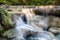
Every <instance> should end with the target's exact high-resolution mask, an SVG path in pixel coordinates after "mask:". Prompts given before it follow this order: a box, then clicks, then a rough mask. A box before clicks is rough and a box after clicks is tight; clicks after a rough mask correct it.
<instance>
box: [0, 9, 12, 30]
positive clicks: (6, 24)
mask: <svg viewBox="0 0 60 40" xmlns="http://www.w3.org/2000/svg"><path fill="white" fill-rule="evenodd" d="M0 24H1V26H2V27H3V28H4V29H9V28H11V27H13V22H12V20H11V16H10V15H9V13H7V12H6V11H5V10H3V9H0Z"/></svg>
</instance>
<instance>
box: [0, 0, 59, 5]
mask: <svg viewBox="0 0 60 40" xmlns="http://www.w3.org/2000/svg"><path fill="white" fill-rule="evenodd" d="M0 2H2V3H5V4H10V5H32V6H39V5H60V1H59V0H0Z"/></svg>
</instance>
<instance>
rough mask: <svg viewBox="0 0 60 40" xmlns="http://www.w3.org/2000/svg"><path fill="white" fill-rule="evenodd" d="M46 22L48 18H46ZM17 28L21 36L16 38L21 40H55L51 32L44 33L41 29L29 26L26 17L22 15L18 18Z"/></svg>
mask: <svg viewBox="0 0 60 40" xmlns="http://www.w3.org/2000/svg"><path fill="white" fill-rule="evenodd" d="M46 18H47V19H46V22H47V20H48V16H47V17H46ZM15 20H16V28H15V29H17V30H18V31H19V35H18V36H17V37H16V38H20V40H54V35H53V34H52V33H50V32H47V31H43V30H42V29H41V28H39V27H32V26H30V25H28V24H27V20H26V17H25V16H24V15H23V14H22V15H19V16H17V19H15Z"/></svg>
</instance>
